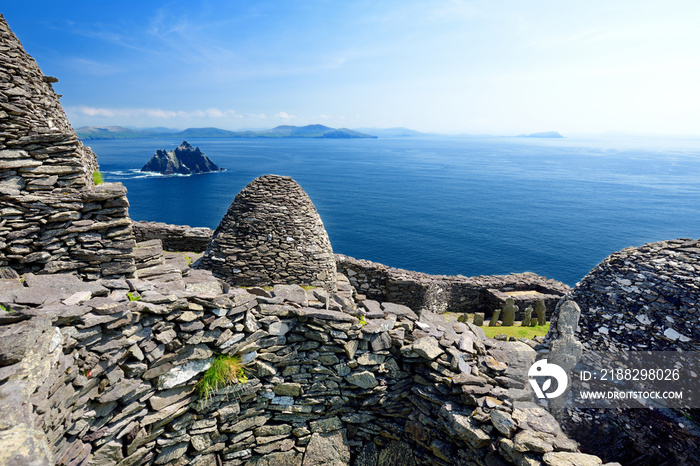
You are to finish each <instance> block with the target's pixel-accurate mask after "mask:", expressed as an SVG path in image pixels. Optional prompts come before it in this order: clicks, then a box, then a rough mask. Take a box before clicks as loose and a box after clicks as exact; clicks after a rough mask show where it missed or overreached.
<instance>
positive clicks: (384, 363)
mask: <svg viewBox="0 0 700 466" xmlns="http://www.w3.org/2000/svg"><path fill="white" fill-rule="evenodd" d="M202 272H204V271H202V270H199V271H192V273H191V274H190V275H192V274H195V275H198V279H197V280H194V281H193V280H190V281H187V280H183V281H180V282H169V283H162V282H154V281H150V280H149V281H146V280H139V279H126V280H123V279H121V280H105V279H103V280H98V281H92V282H84V281H81V280H78V279H77V278H76V277H74V276H71V275H65V274H62V275H59V274H55V275H36V276H34V275H31V274H29V275H27V276H26V280H25V281H24V283H22V282H20V281H19V280H6V281H0V303H3V304H4V305H5V306H6V307H8V308H9V309H10V310H11V311H13V312H11V313H6V312H4V311H0V322H4V323H5V324H6V325H0V381H1V382H2V385H0V413H2V416H0V464H63V465H85V464H90V465H137V464H156V465H171V466H185V465H216V464H225V465H229V466H238V465H243V464H251V465H268V464H275V465H277V464H290V465H311V464H336V465H344V464H361V465H377V464H381V465H397V466H398V465H411V464H413V465H415V464H426V465H427V464H430V465H448V464H474V465H496V464H504V461H505V462H508V463H516V464H533V465H534V464H547V465H550V466H563V465H570V464H576V465H599V464H601V461H600V459H599V458H597V457H594V456H591V455H585V454H583V453H580V452H578V451H577V447H576V444H575V443H574V442H572V441H571V440H570V439H569V438H567V436H566V435H565V434H564V433H563V432H562V431H561V429H560V428H559V426H558V424H557V422H556V421H555V420H554V418H553V417H552V416H551V415H549V414H548V413H547V412H546V411H545V410H544V409H543V408H541V407H539V406H536V405H534V404H532V403H530V402H525V401H518V400H520V399H521V397H518V398H513V397H511V395H510V393H511V390H512V389H516V390H517V389H520V388H523V386H524V385H526V383H525V381H524V379H520V380H516V379H513V378H512V377H511V376H510V372H509V370H510V369H509V368H510V367H514V366H515V362H514V361H513V362H511V361H509V360H506V359H500V357H501V356H498V354H500V355H505V356H508V353H509V350H508V348H509V347H508V346H507V345H511V344H512V345H516V346H514V347H513V350H512V351H511V352H512V353H517V354H516V359H517V358H520V357H521V356H518V354H523V351H527V352H528V354H530V355H531V356H532V357H533V358H534V355H535V352H534V350H532V349H531V348H529V347H528V346H527V345H523V344H520V343H518V342H516V343H507V342H494V341H493V340H489V339H486V338H484V335H483V332H482V331H481V330H480V329H478V328H477V327H474V326H471V325H470V324H463V323H458V322H448V321H447V320H446V319H445V318H443V317H442V316H439V315H435V314H432V313H430V312H428V311H425V312H423V313H422V314H421V315H420V317H419V316H418V315H417V314H416V313H414V312H413V310H411V309H410V308H408V307H406V306H402V305H398V304H395V303H388V302H384V303H379V302H376V301H370V300H365V301H362V302H359V303H356V311H354V315H352V314H350V313H349V312H348V310H347V309H341V308H340V307H339V306H338V304H337V303H334V302H333V301H332V300H328V299H326V298H327V297H328V292H327V291H325V290H323V289H310V290H305V289H303V288H301V287H299V286H296V285H277V286H275V287H274V288H273V289H272V290H269V291H268V290H265V289H262V288H251V289H247V290H246V289H240V288H233V289H230V290H227V291H226V292H224V290H223V287H222V286H220V283H219V282H218V281H217V280H216V279H214V278H213V277H212V276H211V274H209V275H208V276H207V275H206V274H202ZM217 287H218V291H216V288H217ZM47 290H51V291H50V292H47ZM203 290H208V291H206V292H204V291H203ZM127 293H130V295H131V299H130V296H129V294H127ZM32 297H34V299H31V298H32ZM133 298H139V299H137V300H134V299H133ZM9 322H12V323H9ZM494 345H500V346H496V347H494ZM494 350H499V351H498V354H497V353H493V354H494V355H492V352H493V351H494ZM216 354H229V355H237V356H239V357H240V358H241V360H242V361H243V362H245V363H246V365H247V372H248V381H247V382H246V383H245V384H243V385H233V386H231V387H221V388H219V389H218V390H215V391H214V392H213V393H211V394H210V396H209V397H201V396H199V395H198V394H197V390H196V384H197V381H198V380H200V379H201V377H202V373H203V372H204V371H205V370H207V368H209V367H210V365H211V363H212V360H213V358H214V357H215V355H216ZM497 357H498V358H499V359H497ZM504 362H507V364H506V363H504ZM351 458H354V459H355V461H354V463H351Z"/></svg>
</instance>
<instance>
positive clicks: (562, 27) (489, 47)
mask: <svg viewBox="0 0 700 466" xmlns="http://www.w3.org/2000/svg"><path fill="white" fill-rule="evenodd" d="M0 13H2V14H3V16H4V17H5V19H6V21H7V22H8V24H9V25H10V28H11V29H12V30H13V32H14V33H15V34H16V35H17V36H18V37H19V39H20V41H21V42H22V44H23V45H24V47H25V49H26V50H27V52H28V53H29V54H31V55H32V56H33V57H34V58H35V59H36V60H37V62H38V64H39V66H40V67H41V69H42V71H43V72H44V73H45V74H47V75H50V76H56V77H58V78H59V82H58V83H57V84H55V85H54V88H55V89H56V92H57V93H59V94H62V95H63V97H62V99H61V102H62V103H63V106H64V108H65V109H66V113H67V114H68V117H69V119H70V121H71V124H72V125H73V126H74V127H76V128H77V127H80V126H85V125H89V126H106V125H121V126H135V127H156V126H158V127H169V128H179V129H184V128H188V127H207V126H214V127H218V128H224V129H232V130H235V129H242V128H271V127H274V126H277V125H281V124H290V125H299V126H300V125H306V124H316V123H318V124H324V125H327V126H332V127H347V128H362V127H365V128H366V127H380V128H388V127H399V126H402V127H408V128H411V129H415V130H419V131H426V132H439V133H465V134H498V135H515V134H521V133H532V132H539V131H559V132H560V133H562V134H572V133H616V132H621V133H631V134H670V135H698V134H700V2H698V1H697V0H683V1H676V0H662V1H657V0H654V1H645V0H632V1H628V0H614V1H610V0H602V1H601V0H587V1H585V2H582V1H561V0H551V1H550V0H529V1H524V0H483V1H482V0H474V1H467V0H425V1H415V0H400V1H394V0H381V1H376V0H371V1H365V0H357V1H355V0H343V1H339V0H295V1H291V0H284V1H282V0H278V1H265V0H258V1H254V2H251V1H237V0H233V1H232V0H220V1H219V0H216V1H203V0H187V1H180V0H177V1H171V2H155V1H149V0H140V1H131V0H125V1H119V2H95V1H89V2H88V1H84V0H72V1H71V2H57V1H55V0H52V1H50V2H49V1H26V2H25V1H12V2H3V4H2V5H0Z"/></svg>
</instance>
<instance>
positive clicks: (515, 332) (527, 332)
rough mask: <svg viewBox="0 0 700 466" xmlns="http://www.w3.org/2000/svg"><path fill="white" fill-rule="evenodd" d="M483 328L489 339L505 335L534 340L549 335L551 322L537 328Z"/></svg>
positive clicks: (515, 326)
mask: <svg viewBox="0 0 700 466" xmlns="http://www.w3.org/2000/svg"><path fill="white" fill-rule="evenodd" d="M481 328H483V329H484V333H486V336H487V337H489V338H493V337H494V336H496V335H501V334H504V333H505V334H506V335H508V336H509V337H515V338H527V339H528V340H532V339H533V338H535V337H542V336H545V335H547V332H549V322H547V323H546V324H544V325H536V326H535V327H521V326H520V325H513V326H512V327H502V326H498V327H489V326H487V325H485V326H483V327H481Z"/></svg>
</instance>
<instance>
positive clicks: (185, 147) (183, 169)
mask: <svg viewBox="0 0 700 466" xmlns="http://www.w3.org/2000/svg"><path fill="white" fill-rule="evenodd" d="M219 170H220V168H219V167H218V166H216V164H215V163H214V162H212V161H211V160H209V157H207V156H206V155H204V154H203V153H202V151H201V150H199V147H197V148H194V147H192V146H191V145H190V144H189V143H188V142H187V141H182V144H180V145H179V146H178V147H177V148H176V149H175V150H173V151H170V152H168V151H167V150H157V151H156V153H155V155H153V157H151V160H149V161H148V162H146V164H145V165H144V166H143V167H142V168H141V171H142V172H156V173H161V174H163V175H175V174H179V175H190V174H196V173H209V172H215V171H219Z"/></svg>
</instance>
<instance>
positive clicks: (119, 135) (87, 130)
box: [75, 125, 377, 140]
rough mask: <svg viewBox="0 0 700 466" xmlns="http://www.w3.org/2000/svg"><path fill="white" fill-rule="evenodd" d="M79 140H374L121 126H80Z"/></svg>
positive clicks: (327, 131)
mask: <svg viewBox="0 0 700 466" xmlns="http://www.w3.org/2000/svg"><path fill="white" fill-rule="evenodd" d="M75 132H76V133H77V134H78V136H79V137H80V138H81V139H83V140H91V139H149V138H153V139H154V138H169V137H173V138H180V139H186V138H324V139H356V138H376V137H377V136H374V135H371V134H365V133H361V132H359V131H353V130H351V129H347V128H330V127H328V126H323V125H307V126H290V125H282V126H277V127H275V128H272V129H267V130H260V131H252V130H248V131H229V130H225V129H219V128H187V129H186V130H184V131H179V130H172V129H168V128H145V129H137V128H126V127H123V126H82V127H80V128H78V129H76V131H75Z"/></svg>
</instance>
